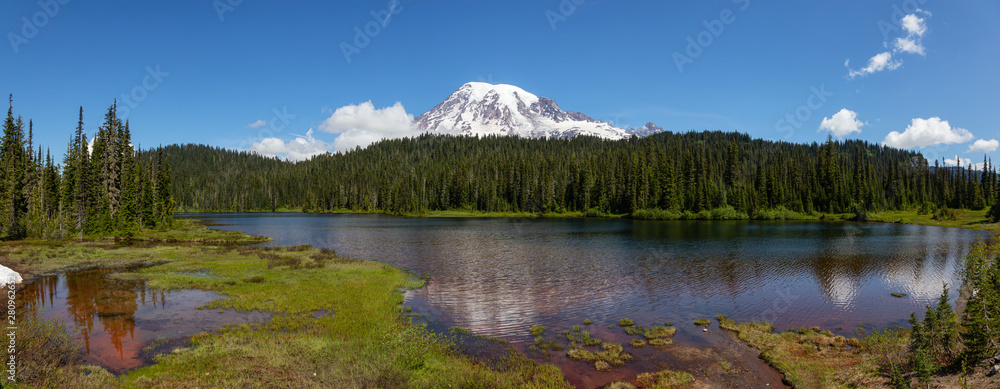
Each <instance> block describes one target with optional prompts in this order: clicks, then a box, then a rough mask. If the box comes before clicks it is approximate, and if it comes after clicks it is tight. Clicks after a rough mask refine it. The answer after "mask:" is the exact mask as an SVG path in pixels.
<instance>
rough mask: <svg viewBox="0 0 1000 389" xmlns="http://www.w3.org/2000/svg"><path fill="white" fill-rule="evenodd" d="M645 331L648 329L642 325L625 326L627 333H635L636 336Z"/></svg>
mask: <svg viewBox="0 0 1000 389" xmlns="http://www.w3.org/2000/svg"><path fill="white" fill-rule="evenodd" d="M645 332H646V329H645V328H642V326H628V327H625V333H626V334H629V335H633V336H635V335H642V334H643V333H645Z"/></svg>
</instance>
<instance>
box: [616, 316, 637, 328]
mask: <svg viewBox="0 0 1000 389" xmlns="http://www.w3.org/2000/svg"><path fill="white" fill-rule="evenodd" d="M618 325H619V326H621V327H630V326H633V325H635V322H634V321H632V320H631V319H627V318H626V319H621V320H619V321H618Z"/></svg>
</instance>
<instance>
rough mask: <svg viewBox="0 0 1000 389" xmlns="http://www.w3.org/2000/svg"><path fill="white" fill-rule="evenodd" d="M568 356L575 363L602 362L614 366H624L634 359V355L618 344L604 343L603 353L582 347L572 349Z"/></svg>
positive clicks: (602, 345)
mask: <svg viewBox="0 0 1000 389" xmlns="http://www.w3.org/2000/svg"><path fill="white" fill-rule="evenodd" d="M566 356H567V357H569V358H570V359H572V360H575V361H589V362H596V361H601V362H605V363H608V364H610V365H613V366H622V365H624V364H625V362H628V361H631V360H632V359H633V356H632V353H630V352H628V351H625V348H624V347H622V345H621V344H618V343H603V344H601V351H597V352H593V351H590V350H587V349H585V348H582V347H572V348H570V349H569V351H567V352H566Z"/></svg>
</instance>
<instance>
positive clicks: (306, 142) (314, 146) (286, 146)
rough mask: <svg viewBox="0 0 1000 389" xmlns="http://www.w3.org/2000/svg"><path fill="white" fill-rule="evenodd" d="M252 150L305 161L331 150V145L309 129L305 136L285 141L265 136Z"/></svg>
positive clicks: (269, 155)
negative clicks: (316, 136) (315, 135)
mask: <svg viewBox="0 0 1000 389" xmlns="http://www.w3.org/2000/svg"><path fill="white" fill-rule="evenodd" d="M250 150H251V151H254V152H256V153H258V154H261V155H266V156H268V157H282V158H285V159H287V160H290V161H303V160H306V159H309V158H312V157H313V156H316V155H320V154H323V153H326V152H329V151H330V148H329V145H327V144H326V142H323V141H322V140H320V139H316V138H315V137H313V130H312V129H309V131H308V132H306V135H305V136H296V137H295V139H293V140H290V141H288V143H285V141H284V140H281V139H279V138H264V139H261V141H260V142H257V143H254V144H253V145H251V146H250Z"/></svg>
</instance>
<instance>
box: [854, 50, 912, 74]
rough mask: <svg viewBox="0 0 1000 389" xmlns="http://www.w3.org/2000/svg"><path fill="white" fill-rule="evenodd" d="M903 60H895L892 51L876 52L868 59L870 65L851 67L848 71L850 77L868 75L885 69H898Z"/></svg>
mask: <svg viewBox="0 0 1000 389" xmlns="http://www.w3.org/2000/svg"><path fill="white" fill-rule="evenodd" d="M902 64H903V62H902V61H900V60H894V59H893V58H892V53H890V52H888V51H886V52H884V53H878V54H875V56H874V57H871V59H869V60H868V66H865V67H863V68H861V69H858V70H854V69H851V71H850V73H848V75H847V76H848V77H850V78H854V77H857V76H867V75H869V74H872V73H877V72H881V71H883V70H896V68H898V67H899V66H900V65H902Z"/></svg>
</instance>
